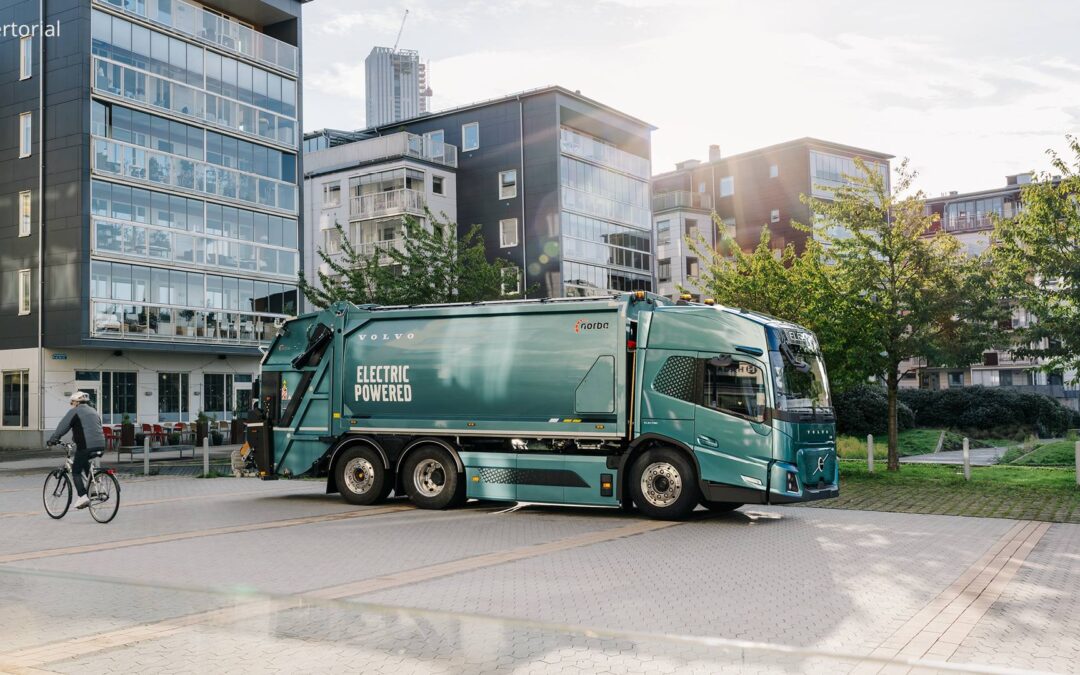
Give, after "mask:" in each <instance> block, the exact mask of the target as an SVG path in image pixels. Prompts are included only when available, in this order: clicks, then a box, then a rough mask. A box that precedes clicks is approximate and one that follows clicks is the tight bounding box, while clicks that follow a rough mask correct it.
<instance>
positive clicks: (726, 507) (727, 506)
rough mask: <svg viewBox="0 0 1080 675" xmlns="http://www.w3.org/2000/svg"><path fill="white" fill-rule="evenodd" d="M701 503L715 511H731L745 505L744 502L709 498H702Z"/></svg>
mask: <svg viewBox="0 0 1080 675" xmlns="http://www.w3.org/2000/svg"><path fill="white" fill-rule="evenodd" d="M701 505H702V506H704V507H705V508H707V509H709V510H710V511H712V512H713V513H730V512H732V511H734V510H735V509H738V508H742V507H743V506H744V504H740V503H739V502H710V501H709V500H707V499H702V500H701Z"/></svg>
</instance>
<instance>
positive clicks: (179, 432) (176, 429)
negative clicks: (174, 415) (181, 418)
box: [173, 422, 188, 445]
mask: <svg viewBox="0 0 1080 675" xmlns="http://www.w3.org/2000/svg"><path fill="white" fill-rule="evenodd" d="M173 433H174V434H176V436H177V438H179V439H180V444H181V445H183V444H184V440H185V437H186V436H187V435H188V430H187V427H185V426H184V423H183V422H177V423H176V424H174V425H173Z"/></svg>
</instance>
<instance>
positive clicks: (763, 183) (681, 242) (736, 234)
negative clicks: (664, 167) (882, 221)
mask: <svg viewBox="0 0 1080 675" xmlns="http://www.w3.org/2000/svg"><path fill="white" fill-rule="evenodd" d="M856 157H859V158H861V159H862V160H863V161H864V162H866V163H867V165H869V166H871V167H873V168H875V169H876V170H877V171H879V172H881V174H882V175H883V176H884V177H885V180H886V181H888V180H889V160H891V159H892V158H893V156H892V155H889V154H885V153H882V152H877V151H874V150H866V149H864V148H856V147H852V146H849V145H843V144H841V143H834V142H832V141H824V140H820V139H816V138H801V139H798V140H794V141H788V142H786V143H780V144H777V145H771V146H768V147H765V148H760V149H757V150H750V151H747V152H742V153H739V154H735V155H730V156H724V155H722V154H721V152H720V146H718V145H712V146H709V159H708V161H707V162H702V161H700V160H686V161H684V162H679V163H678V164H676V167H675V170H674V171H669V172H667V173H662V174H658V175H655V176H653V180H652V214H653V215H652V220H653V228H654V231H655V234H656V244H657V251H656V257H657V264H656V269H657V284H658V292H659V293H660V294H661V295H665V296H668V297H676V296H677V295H678V290H677V289H678V288H679V287H680V286H681V287H683V288H687V289H689V290H690V291H691V293H692V294H693V295H697V296H700V292H699V291H700V289H698V288H697V285H696V279H697V277H698V272H699V270H700V267H701V264H702V261H701V260H699V259H698V257H697V256H696V255H694V254H693V252H692V251H690V249H689V247H688V246H687V245H686V242H685V240H686V237H687V236H690V237H691V238H695V239H696V237H697V235H699V234H700V235H701V236H702V237H703V238H704V240H705V242H706V244H708V245H709V246H714V247H715V245H716V243H717V242H718V241H719V240H720V239H721V238H722V237H730V238H734V239H735V241H736V242H737V244H738V246H739V247H740V248H742V249H743V250H750V249H753V248H754V247H755V246H757V244H758V241H759V239H760V238H761V230H762V228H763V227H768V228H769V232H770V234H771V236H772V246H773V248H774V249H775V250H776V251H782V250H783V248H784V247H785V246H786V245H787V244H794V245H795V248H796V250H800V251H801V250H802V249H803V248H804V247H805V245H806V240H807V238H808V237H809V236H811V235H810V234H808V233H807V232H804V231H802V230H799V229H796V228H795V227H793V226H792V224H791V223H792V221H796V222H800V223H810V222H811V221H812V217H813V216H812V214H811V213H810V208H809V207H808V206H807V205H805V204H804V203H802V200H801V196H802V195H804V194H805V195H813V196H815V197H820V198H823V199H829V198H831V196H832V191H833V189H835V188H836V187H837V186H839V185H842V184H843V183H844V181H845V178H844V176H845V175H856V174H857V173H858V171H857V169H856V166H855V158H856ZM713 213H715V214H716V216H717V219H718V220H719V223H718V224H714V220H713ZM721 228H722V229H723V230H724V231H723V232H722V233H721V231H720V230H721Z"/></svg>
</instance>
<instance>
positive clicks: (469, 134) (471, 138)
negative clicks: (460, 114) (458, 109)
mask: <svg viewBox="0 0 1080 675" xmlns="http://www.w3.org/2000/svg"><path fill="white" fill-rule="evenodd" d="M479 148H480V125H479V123H477V122H469V123H468V124H462V125H461V149H462V151H465V152H468V151H469V150H477V149H479Z"/></svg>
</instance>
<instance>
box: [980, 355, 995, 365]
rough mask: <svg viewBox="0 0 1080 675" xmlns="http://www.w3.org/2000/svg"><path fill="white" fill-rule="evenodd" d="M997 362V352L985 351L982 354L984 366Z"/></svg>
mask: <svg viewBox="0 0 1080 675" xmlns="http://www.w3.org/2000/svg"><path fill="white" fill-rule="evenodd" d="M997 364H998V354H997V352H986V353H985V354H983V365H984V366H996V365H997Z"/></svg>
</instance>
